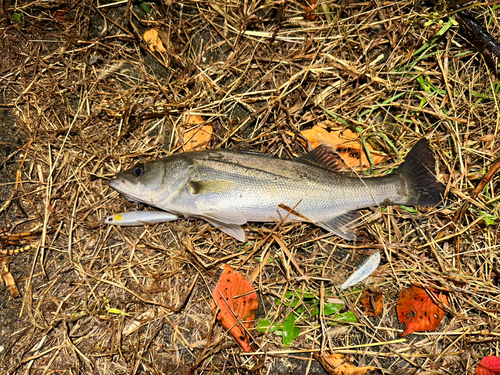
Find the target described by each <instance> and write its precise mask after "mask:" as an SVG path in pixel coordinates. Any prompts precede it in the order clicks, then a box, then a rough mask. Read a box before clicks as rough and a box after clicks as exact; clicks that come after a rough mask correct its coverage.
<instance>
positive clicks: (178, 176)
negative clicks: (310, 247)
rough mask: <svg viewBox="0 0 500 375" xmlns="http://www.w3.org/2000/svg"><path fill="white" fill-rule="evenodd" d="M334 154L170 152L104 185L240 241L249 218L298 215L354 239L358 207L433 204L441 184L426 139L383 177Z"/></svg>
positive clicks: (442, 189) (269, 219)
mask: <svg viewBox="0 0 500 375" xmlns="http://www.w3.org/2000/svg"><path fill="white" fill-rule="evenodd" d="M341 167H342V164H341V163H339V158H338V155H337V154H335V152H333V151H332V150H331V149H330V148H329V147H327V146H319V147H317V148H315V149H314V150H312V151H311V152H309V153H307V154H305V155H304V156H302V157H298V158H295V159H282V158H278V157H274V156H270V155H267V154H262V153H254V152H246V151H238V150H204V151H193V152H184V153H179V154H173V155H170V156H168V157H165V158H161V159H158V160H155V161H151V162H147V163H140V164H137V165H135V166H134V167H132V168H130V169H128V170H125V171H123V172H120V173H118V174H117V175H116V176H115V178H113V179H111V180H110V181H109V186H110V187H111V188H113V189H115V190H116V191H118V192H119V193H121V194H122V195H124V196H125V197H126V198H127V199H129V200H131V201H134V202H140V203H144V204H147V205H150V206H153V207H156V208H159V209H161V210H164V211H167V212H170V213H173V214H175V215H179V216H181V215H182V216H184V217H186V218H188V217H193V218H201V219H203V220H205V221H207V222H209V223H210V224H212V225H213V226H215V227H217V228H219V229H220V230H222V231H223V232H224V233H226V234H228V235H230V236H232V237H234V238H235V239H236V240H238V241H241V242H244V241H245V240H246V235H245V231H244V230H243V229H242V227H241V226H242V225H244V224H246V223H248V222H264V223H265V222H279V221H281V220H283V221H284V222H289V221H305V222H310V223H313V224H315V225H318V226H320V227H322V228H324V229H325V230H327V231H329V232H331V233H334V234H336V235H337V236H339V237H341V238H343V239H346V240H351V241H354V240H356V232H355V229H354V228H353V225H352V223H353V222H355V221H357V220H358V219H359V213H358V210H360V209H363V208H368V207H372V206H387V205H409V206H436V205H437V204H439V203H440V202H441V200H442V199H443V195H444V192H445V186H444V185H443V184H442V183H441V182H440V181H439V180H438V179H437V178H436V176H435V159H434V156H433V154H432V151H431V149H430V146H429V141H428V140H427V139H426V138H422V139H421V140H419V141H418V142H417V143H416V144H415V146H414V147H413V148H412V149H411V150H410V152H409V153H408V155H407V157H406V160H405V162H404V163H403V164H401V165H400V166H399V167H398V168H397V169H395V170H394V171H393V172H392V173H390V174H388V175H383V176H379V177H365V178H360V177H359V176H352V175H350V174H346V173H340V171H339V170H340V168H341Z"/></svg>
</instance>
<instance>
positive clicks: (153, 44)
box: [143, 29, 167, 52]
mask: <svg viewBox="0 0 500 375" xmlns="http://www.w3.org/2000/svg"><path fill="white" fill-rule="evenodd" d="M143 38H144V41H145V42H146V43H147V44H148V46H149V48H150V49H151V51H153V52H155V51H158V52H167V50H166V49H165V47H164V46H163V42H162V41H161V39H160V36H159V35H158V30H156V29H149V30H146V31H145V32H144V35H143Z"/></svg>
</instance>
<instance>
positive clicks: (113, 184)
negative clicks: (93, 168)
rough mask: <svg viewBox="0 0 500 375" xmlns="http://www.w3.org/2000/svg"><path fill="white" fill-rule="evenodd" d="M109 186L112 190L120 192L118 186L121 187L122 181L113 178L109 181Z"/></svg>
mask: <svg viewBox="0 0 500 375" xmlns="http://www.w3.org/2000/svg"><path fill="white" fill-rule="evenodd" d="M108 185H109V186H110V187H111V188H113V189H115V190H117V191H119V190H118V186H119V185H120V180H119V179H117V178H113V179H111V180H109V182H108Z"/></svg>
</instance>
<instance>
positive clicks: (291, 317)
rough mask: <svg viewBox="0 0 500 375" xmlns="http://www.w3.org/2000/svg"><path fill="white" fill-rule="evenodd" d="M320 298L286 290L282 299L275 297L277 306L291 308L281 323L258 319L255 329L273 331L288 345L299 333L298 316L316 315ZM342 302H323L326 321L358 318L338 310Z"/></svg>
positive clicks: (354, 320)
mask: <svg viewBox="0 0 500 375" xmlns="http://www.w3.org/2000/svg"><path fill="white" fill-rule="evenodd" d="M320 302H321V301H320V300H319V298H318V297H316V296H315V295H314V294H310V293H299V292H291V291H289V292H287V293H285V298H284V299H283V301H282V300H281V299H280V298H276V300H275V303H276V305H277V306H279V305H281V304H283V305H285V306H286V307H289V308H292V309H293V311H292V312H290V313H289V314H288V315H287V317H286V318H285V320H284V321H283V324H279V323H275V324H272V325H271V322H270V321H269V320H268V319H259V321H258V322H257V331H259V332H267V331H268V332H274V333H275V334H276V335H278V336H281V337H282V339H283V345H285V346H289V345H290V344H291V343H292V341H293V340H295V339H296V338H297V337H298V336H299V335H300V328H298V327H296V321H297V320H298V319H299V317H304V316H307V315H309V316H310V317H313V316H318V315H319V313H320ZM299 304H300V305H299ZM344 306H345V305H344V304H343V303H335V302H325V303H324V304H323V315H324V316H328V317H329V318H328V321H327V323H328V324H330V325H334V324H338V323H342V322H346V323H356V322H357V321H358V319H357V318H356V315H354V313H353V312H352V311H345V312H340V311H341V310H342V309H343V308H344Z"/></svg>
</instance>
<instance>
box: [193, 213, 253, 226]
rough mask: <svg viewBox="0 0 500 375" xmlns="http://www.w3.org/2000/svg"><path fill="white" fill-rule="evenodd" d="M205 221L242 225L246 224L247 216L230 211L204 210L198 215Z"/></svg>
mask: <svg viewBox="0 0 500 375" xmlns="http://www.w3.org/2000/svg"><path fill="white" fill-rule="evenodd" d="M200 216H201V217H202V218H204V219H206V220H207V221H209V220H212V221H215V222H217V223H222V224H236V225H243V224H246V222H247V218H246V217H245V215H243V214H239V213H231V212H204V213H203V214H201V215H200Z"/></svg>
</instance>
